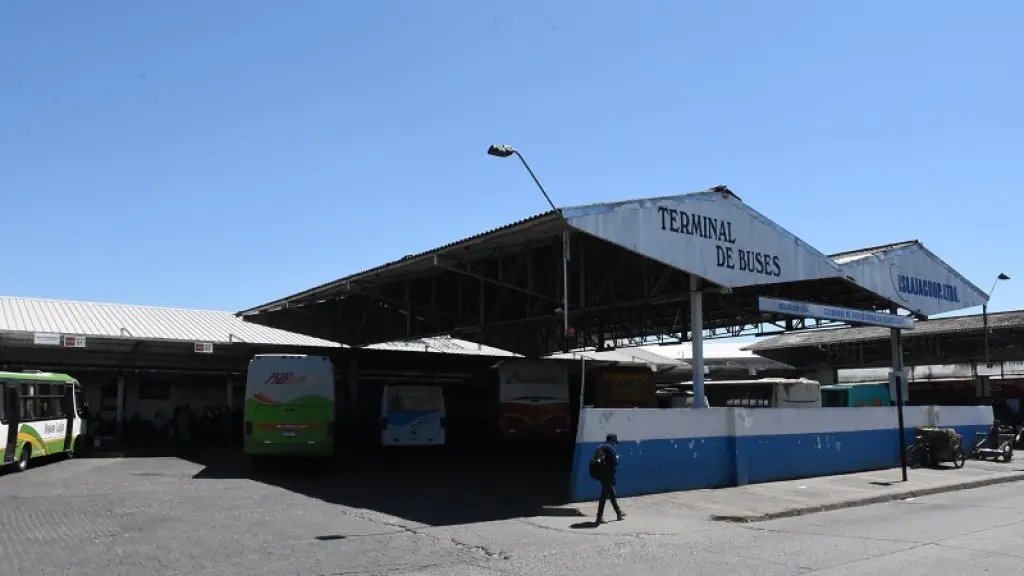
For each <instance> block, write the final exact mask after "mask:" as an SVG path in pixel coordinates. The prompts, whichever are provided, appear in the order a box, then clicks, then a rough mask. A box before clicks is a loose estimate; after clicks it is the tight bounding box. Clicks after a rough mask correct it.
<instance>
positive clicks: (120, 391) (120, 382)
mask: <svg viewBox="0 0 1024 576" xmlns="http://www.w3.org/2000/svg"><path fill="white" fill-rule="evenodd" d="M101 408H102V406H101ZM116 414H117V423H116V424H115V429H116V430H117V442H118V444H121V441H122V440H123V437H122V433H123V432H124V374H122V373H121V372H120V371H118V373H117V411H116Z"/></svg>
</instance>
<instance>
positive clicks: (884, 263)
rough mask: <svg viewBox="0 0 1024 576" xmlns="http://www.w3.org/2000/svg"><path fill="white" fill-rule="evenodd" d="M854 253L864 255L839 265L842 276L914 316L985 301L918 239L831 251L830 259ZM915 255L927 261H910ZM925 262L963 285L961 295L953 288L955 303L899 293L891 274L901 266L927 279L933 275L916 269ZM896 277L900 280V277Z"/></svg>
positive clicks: (923, 315) (942, 311) (984, 297)
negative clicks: (963, 289)
mask: <svg viewBox="0 0 1024 576" xmlns="http://www.w3.org/2000/svg"><path fill="white" fill-rule="evenodd" d="M872 251H877V253H876V254H870V252H872ZM858 252H865V253H868V254H866V255H865V256H864V257H863V258H857V259H855V260H851V261H849V262H846V263H843V264H840V265H839V266H840V268H841V269H842V270H843V274H844V276H846V277H847V278H849V279H851V280H852V281H853V282H855V283H856V284H858V285H860V286H862V287H863V288H865V289H867V290H869V291H871V292H873V293H875V294H878V295H879V296H882V297H883V298H885V299H887V300H889V301H890V302H892V303H893V305H895V306H897V307H899V308H903V309H904V310H908V311H910V312H911V313H913V314H914V315H915V316H918V317H922V318H923V317H928V316H933V315H936V314H946V313H949V312H956V311H959V310H967V309H970V308H975V307H977V306H981V305H985V304H987V303H988V294H987V293H985V292H984V291H982V290H981V289H980V288H979V287H978V286H976V285H975V284H974V283H973V282H971V281H970V280H968V279H967V278H966V277H965V276H964V275H963V274H961V273H960V272H959V271H957V270H956V269H955V268H953V267H952V266H950V265H949V264H948V263H947V262H946V261H944V260H943V259H941V258H939V257H938V256H937V255H936V254H935V253H934V252H932V251H931V250H929V249H928V248H927V247H925V245H924V244H922V243H921V242H920V241H919V240H911V241H904V242H897V243H892V244H885V245H882V246H876V247H873V248H862V249H860V250H851V251H847V252H841V253H838V254H833V255H832V256H831V257H830V258H832V259H836V258H842V257H843V256H846V255H851V254H856V253H858ZM917 254H920V255H922V256H923V257H924V258H926V259H927V261H922V260H920V259H918V260H917V261H916V262H915V261H913V260H912V259H913V258H914V256H915V255H917ZM900 259H903V261H902V262H901V261H900ZM929 265H932V266H934V267H935V268H937V269H938V270H939V271H940V273H941V274H945V275H947V277H948V278H952V279H953V280H954V281H955V282H959V283H960V285H961V286H962V287H964V288H966V291H967V293H966V294H963V295H961V294H959V292H960V290H957V292H956V299H955V302H956V303H953V304H946V305H944V304H943V303H945V302H954V300H953V299H951V298H944V299H943V298H934V297H930V296H921V297H918V296H916V295H913V296H911V295H907V296H904V295H902V294H903V291H902V290H901V287H900V285H899V283H898V282H897V278H896V277H895V276H893V274H894V273H896V274H898V273H899V272H900V269H901V267H906V268H907V269H909V270H912V271H911V272H908V273H909V274H911V275H913V276H926V275H927V276H928V277H927V278H925V279H926V280H931V279H932V277H934V276H935V275H934V274H926V273H925V272H921V271H920V270H921V269H922V268H921V267H922V266H923V267H924V268H925V269H927V268H928V267H929ZM883 276H884V277H883ZM900 280H902V278H901V279H900ZM947 282H948V281H947ZM927 283H928V284H935V285H944V284H946V283H943V282H939V281H932V282H927ZM960 302H963V304H959V303H960Z"/></svg>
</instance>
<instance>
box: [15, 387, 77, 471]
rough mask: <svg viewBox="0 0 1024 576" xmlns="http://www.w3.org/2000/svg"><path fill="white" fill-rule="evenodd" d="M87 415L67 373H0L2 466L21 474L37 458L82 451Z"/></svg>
mask: <svg viewBox="0 0 1024 576" xmlns="http://www.w3.org/2000/svg"><path fill="white" fill-rule="evenodd" d="M86 410H87V406H86V404H85V395H84V394H83V393H82V387H81V385H80V384H79V383H78V381H77V380H75V379H74V378H72V377H71V376H68V375H67V374H51V373H49V372H40V371H38V370H26V371H24V372H3V371H0V438H2V439H3V440H4V442H5V444H4V445H3V449H2V451H0V453H2V454H3V460H2V465H3V467H4V468H13V469H14V470H15V471H18V472H21V471H23V470H25V469H26V468H28V466H29V462H30V461H31V459H33V458H41V457H44V456H54V455H61V456H66V455H70V454H74V453H77V452H80V451H81V450H82V449H83V448H84V446H83V445H82V444H83V443H82V441H81V440H80V438H81V435H82V433H83V430H82V417H81V415H82V414H83V413H84V412H85V411H86Z"/></svg>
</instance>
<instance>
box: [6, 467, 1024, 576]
mask: <svg viewBox="0 0 1024 576" xmlns="http://www.w3.org/2000/svg"><path fill="white" fill-rule="evenodd" d="M204 468H205V467H204V466H202V465H199V464H194V463H192V462H188V461H184V460H178V459H175V458H152V459H124V460H120V459H117V460H100V459H95V460H71V461H65V462H56V463H52V464H47V465H44V466H40V467H37V468H33V469H30V470H29V471H27V472H25V473H23V474H7V475H5V476H4V477H2V478H0V574H2V575H7V574H10V575H25V576H32V575H51V574H52V575H57V574H61V575H65V574H83V575H85V574H88V575H95V574H103V575H111V576H114V575H121V574H131V575H140V576H161V575H171V574H182V575H184V574H188V575H207V574H209V575H213V574H217V575H242V574H245V575H292V574H295V575H328V574H331V575H340V574H367V575H370V574H397V575H406V576H411V575H430V576H442V575H475V574H479V575H484V576H489V575H504V576H507V575H529V576H541V575H548V574H551V575H563V574H577V573H587V574H592V575H604V574H644V575H656V574H666V575H667V574H672V575H687V574H695V575H696V574H702V575H708V574H728V575H729V576H742V575H747V574H768V575H771V574H816V575H819V574H820V575H839V574H873V573H899V574H901V576H914V575H917V574H922V575H923V574H930V575H934V574H984V573H990V572H991V573H1000V574H1024V495H1022V494H1021V493H1020V492H1021V491H1020V489H1019V487H1020V486H1022V485H1020V484H1008V485H1003V486H997V487H991V488H983V489H978V490H971V491H963V492H954V493H950V494H945V495H940V496H931V497H927V498H922V499H919V500H912V501H904V502H895V503H889V504H880V505H876V506H870V507H865V508H854V509H848V510H843V511H837V512H829V513H824V514H817V515H811V516H805V517H801V518H792V519H787V520H779V521H773V522H766V523H760V524H748V525H734V524H722V523H714V522H710V521H708V520H707V519H705V518H702V517H696V516H692V517H686V516H685V515H684V514H685V513H683V512H671V514H674V515H675V516H674V517H672V518H670V519H657V521H655V519H652V518H636V519H634V518H627V519H626V521H625V522H623V523H621V524H618V523H616V524H609V525H606V526H601V527H597V528H593V527H590V526H589V525H587V524H586V523H585V522H584V520H585V519H582V518H578V517H568V516H559V515H558V514H557V513H555V512H553V511H552V512H550V513H544V514H542V515H534V516H525V517H516V516H515V515H513V514H511V513H509V512H510V510H506V509H502V510H499V511H497V512H495V511H490V513H489V514H488V513H484V512H485V511H483V510H481V509H480V508H481V504H480V500H474V499H472V498H464V497H465V495H466V494H467V492H466V490H467V488H466V486H472V485H473V483H472V482H467V483H465V484H460V485H457V486H456V487H455V488H453V489H452V490H453V493H454V495H453V498H454V499H453V500H445V499H444V498H443V497H438V496H424V495H423V493H421V492H418V491H417V490H416V489H415V487H414V485H412V484H410V488H409V489H408V490H400V491H398V492H395V493H394V495H393V497H392V496H386V495H380V494H374V495H373V496H374V497H371V492H373V490H374V488H375V487H374V486H373V485H372V484H373V483H372V482H369V483H354V482H352V481H351V480H350V479H349V480H346V479H337V478H334V477H332V476H325V477H323V478H320V479H318V480H316V481H315V482H311V483H306V482H298V481H294V480H286V481H257V480H252V479H248V478H245V477H234V476H232V475H211V474H207V473H205V472H204ZM327 488H336V489H337V490H336V491H333V492H329V491H325V490H326V489H327ZM384 488H387V489H389V490H392V491H394V490H396V489H395V488H394V487H393V486H386V487H384ZM381 489H383V488H381ZM480 490H483V491H485V492H486V490H485V489H484V488H481V489H480ZM377 491H378V492H379V491H380V490H377ZM459 491H461V492H462V494H461V496H460V494H459ZM489 497H490V496H488V498H489ZM459 498H461V499H459ZM395 502H397V503H398V504H394V503H395ZM452 502H465V507H466V508H474V509H475V516H474V515H473V514H470V516H468V517H472V518H474V521H472V522H461V521H460V522H438V521H437V519H438V518H439V516H438V515H437V513H423V514H419V513H417V512H416V511H419V510H428V511H429V510H432V509H433V508H432V507H436V506H441V507H442V508H446V509H451V508H452ZM382 503H391V505H385V504H382ZM626 505H627V511H628V501H627V503H626ZM458 512H465V513H467V514H469V513H470V512H474V510H465V511H458ZM498 512H500V513H498ZM451 517H452V518H457V517H458V516H451ZM667 521H671V524H672V530H671V531H666V530H664V529H663V526H664V525H665V522H667Z"/></svg>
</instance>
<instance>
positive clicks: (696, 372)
mask: <svg viewBox="0 0 1024 576" xmlns="http://www.w3.org/2000/svg"><path fill="white" fill-rule="evenodd" d="M690 344H691V347H692V350H693V358H692V359H691V361H690V363H691V364H692V365H693V407H694V408H704V398H705V396H704V295H703V294H702V293H701V291H700V278H698V277H696V276H694V275H693V274H691V275H690Z"/></svg>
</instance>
